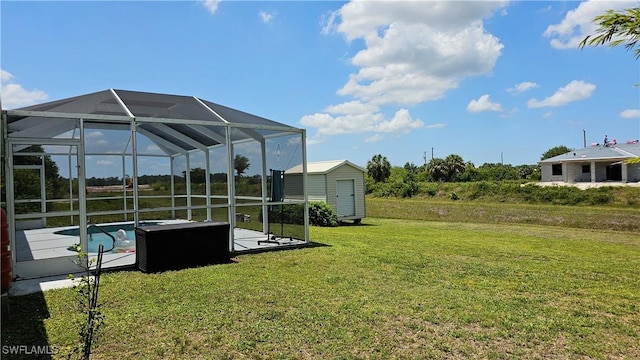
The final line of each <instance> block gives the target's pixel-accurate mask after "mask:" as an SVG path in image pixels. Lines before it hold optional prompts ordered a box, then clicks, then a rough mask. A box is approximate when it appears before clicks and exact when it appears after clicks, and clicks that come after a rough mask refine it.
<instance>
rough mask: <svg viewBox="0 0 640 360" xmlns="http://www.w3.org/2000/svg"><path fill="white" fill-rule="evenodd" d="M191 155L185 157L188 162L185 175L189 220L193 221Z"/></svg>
mask: <svg viewBox="0 0 640 360" xmlns="http://www.w3.org/2000/svg"><path fill="white" fill-rule="evenodd" d="M190 155H191V154H190V153H187V154H186V155H185V158H186V161H187V170H186V172H185V175H184V179H185V180H184V181H185V182H186V184H185V185H186V189H187V220H189V221H191V220H193V214H192V212H191V156H190Z"/></svg>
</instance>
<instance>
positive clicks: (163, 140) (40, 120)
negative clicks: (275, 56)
mask: <svg viewBox="0 0 640 360" xmlns="http://www.w3.org/2000/svg"><path fill="white" fill-rule="evenodd" d="M6 114H7V128H8V133H9V137H14V138H20V137H27V138H46V139H48V138H54V137H56V136H60V135H62V134H64V133H67V132H69V131H70V130H73V129H76V128H77V126H78V120H77V119H79V118H82V119H84V121H85V129H114V130H117V129H120V130H128V129H130V126H131V121H132V120H133V119H136V121H137V122H138V127H137V129H138V131H139V132H140V133H142V134H143V135H145V136H147V137H149V139H151V141H153V142H154V143H156V145H158V146H159V147H160V148H161V149H162V150H163V151H164V152H165V153H167V154H174V153H180V152H187V151H191V150H196V149H203V148H208V147H212V146H216V145H220V144H224V143H225V141H226V138H225V135H226V134H225V131H226V129H225V128H227V127H230V128H231V141H232V142H235V141H242V140H247V139H255V140H261V139H264V138H269V137H276V136H282V135H290V134H295V133H298V134H299V133H301V132H302V131H303V130H301V129H297V128H294V127H292V126H288V125H285V124H281V123H278V122H275V121H272V120H269V119H265V118H263V117H259V116H256V115H252V114H249V113H246V112H242V111H239V110H235V109H232V108H229V107H226V106H223V105H219V104H216V103H213V102H210V101H207V100H203V99H200V98H197V97H195V96H184V95H169V94H158V93H148V92H139V91H130V90H114V89H108V90H103V91H99V92H95V93H91V94H86V95H80V96H76V97H71V98H67V99H62V100H56V101H51V102H47V103H44V104H38V105H33V106H28V107H24V108H20V109H15V110H6Z"/></svg>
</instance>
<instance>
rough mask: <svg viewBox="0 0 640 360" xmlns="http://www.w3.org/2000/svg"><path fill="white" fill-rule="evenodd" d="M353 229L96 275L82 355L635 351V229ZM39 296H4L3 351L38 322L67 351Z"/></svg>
mask: <svg viewBox="0 0 640 360" xmlns="http://www.w3.org/2000/svg"><path fill="white" fill-rule="evenodd" d="M364 222H365V225H362V226H342V227H338V228H312V232H311V235H312V239H313V240H314V241H315V242H316V244H317V245H318V246H315V247H311V248H305V249H299V250H292V251H284V252H273V253H262V254H253V255H243V256H238V257H237V258H236V259H235V260H236V262H235V263H233V264H225V265H214V266H208V267H203V268H194V269H185V270H181V271H171V272H166V273H161V274H143V273H139V272H117V273H108V274H105V275H103V276H104V277H103V282H102V285H101V293H100V302H101V303H102V309H103V313H104V314H105V315H106V325H105V327H104V329H103V332H102V334H101V340H100V345H99V347H97V348H96V350H95V352H94V354H93V356H92V358H97V359H111V358H149V359H164V358H179V359H183V358H210V359H219V358H265V359H266V358H269V359H271V358H315V359H326V358H377V359H387V358H394V357H396V358H407V359H414V358H425V359H427V358H443V357H444V358H447V357H449V358H513V357H525V358H580V357H589V358H625V357H626V358H637V357H639V356H640V348H639V347H638V340H637V339H638V338H639V337H640V306H639V305H638V304H640V256H639V255H638V254H640V239H638V237H637V233H635V232H622V231H603V230H580V231H576V230H575V229H569V228H562V227H549V226H538V225H517V224H516V225H500V224H472V223H459V222H437V221H434V222H424V221H417V220H392V219H379V218H376V219H372V218H369V219H365V221H364ZM194 251H197V249H194ZM37 296H38V295H32V296H27V297H17V298H12V299H11V306H12V308H14V309H15V311H17V312H19V313H20V314H21V317H20V318H19V319H15V318H14V319H12V321H11V322H10V323H9V325H5V326H3V328H2V335H3V336H2V339H3V340H2V344H3V345H5V344H15V343H19V342H20V341H28V340H21V338H20V336H13V334H23V333H28V331H26V330H25V328H28V329H38V328H39V326H41V327H42V329H43V331H44V332H45V334H46V337H45V339H46V341H47V342H48V344H50V345H55V346H59V347H60V348H61V349H62V350H66V349H67V348H66V346H68V344H70V342H71V341H73V339H74V334H75V333H74V329H72V327H71V326H72V325H71V324H72V322H71V315H70V314H71V313H72V306H73V291H72V290H71V289H63V290H56V291H49V292H46V293H45V294H44V302H46V309H47V311H48V315H47V316H45V317H44V319H43V320H38V317H37V316H35V317H33V320H32V319H31V318H32V317H31V316H30V315H29V314H32V313H34V308H38V305H37V304H38V301H35V298H37ZM29 299H31V301H29ZM40 306H41V305H40ZM25 308H26V309H25ZM31 341H35V340H33V339H32V340H31ZM59 356H62V355H61V354H60V355H59ZM3 358H4V357H3Z"/></svg>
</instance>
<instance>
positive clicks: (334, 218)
mask: <svg viewBox="0 0 640 360" xmlns="http://www.w3.org/2000/svg"><path fill="white" fill-rule="evenodd" d="M258 218H259V219H260V221H262V210H260V213H259V215H258ZM269 222H271V223H280V222H282V223H284V224H298V225H301V224H304V205H303V204H293V205H284V206H280V205H274V206H272V207H271V209H270V210H269ZM309 224H310V225H314V226H338V215H337V214H336V212H335V211H334V210H333V208H332V207H331V206H329V204H327V203H325V202H322V201H310V202H309Z"/></svg>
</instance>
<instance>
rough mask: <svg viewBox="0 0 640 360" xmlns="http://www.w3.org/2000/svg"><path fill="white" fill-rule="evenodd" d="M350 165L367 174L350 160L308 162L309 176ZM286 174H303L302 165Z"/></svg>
mask: <svg viewBox="0 0 640 360" xmlns="http://www.w3.org/2000/svg"><path fill="white" fill-rule="evenodd" d="M343 165H348V166H352V167H354V168H355V169H357V170H360V171H362V172H365V170H364V169H363V168H361V167H360V166H358V165H355V164H354V163H352V162H350V161H348V160H328V161H317V162H307V174H327V173H329V172H331V171H333V170H334V169H336V168H338V167H340V166H343ZM284 173H285V174H302V164H298V165H296V166H294V167H292V168H291V169H288V170H286V171H285V172H284Z"/></svg>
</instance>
